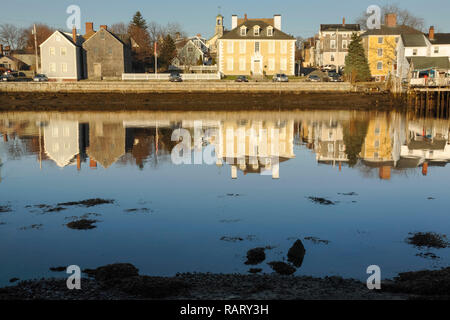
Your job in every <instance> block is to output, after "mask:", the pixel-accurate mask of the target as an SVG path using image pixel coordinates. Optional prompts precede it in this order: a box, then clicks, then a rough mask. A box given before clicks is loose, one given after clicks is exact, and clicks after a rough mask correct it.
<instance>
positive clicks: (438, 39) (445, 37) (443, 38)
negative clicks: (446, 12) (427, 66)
mask: <svg viewBox="0 0 450 320" xmlns="http://www.w3.org/2000/svg"><path fill="white" fill-rule="evenodd" d="M427 38H428V39H429V40H430V42H431V44H434V45H436V44H450V33H435V34H434V40H431V39H430V35H429V34H427Z"/></svg>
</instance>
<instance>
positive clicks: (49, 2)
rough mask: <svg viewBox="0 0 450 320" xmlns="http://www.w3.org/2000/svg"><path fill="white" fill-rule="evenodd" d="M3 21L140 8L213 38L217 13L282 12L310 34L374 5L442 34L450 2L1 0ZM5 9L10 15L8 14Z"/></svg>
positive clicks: (88, 17) (119, 13)
mask: <svg viewBox="0 0 450 320" xmlns="http://www.w3.org/2000/svg"><path fill="white" fill-rule="evenodd" d="M1 2H2V3H1V6H0V7H1V12H2V14H1V15H0V24H3V23H12V24H16V25H19V26H22V27H27V26H29V25H31V24H32V23H34V22H44V23H46V24H48V25H50V26H52V27H54V28H57V29H67V28H66V27H65V26H66V20H67V18H68V16H69V14H67V13H66V9H67V7H68V6H70V5H73V4H75V5H78V6H79V7H80V9H81V24H82V26H83V29H82V32H84V25H85V22H89V21H92V22H94V26H95V28H97V29H98V27H99V25H111V24H113V23H117V22H126V23H128V22H129V21H130V20H131V17H132V16H133V14H134V13H135V12H136V11H138V10H139V11H141V13H142V14H143V16H144V18H145V19H146V20H147V22H151V21H154V22H157V23H160V24H166V23H168V22H178V23H179V24H180V25H182V27H183V29H184V31H186V32H187V33H188V34H189V35H196V34H198V33H200V34H202V35H204V36H206V37H209V36H212V35H213V33H214V26H215V17H216V15H217V14H218V13H219V12H220V13H221V14H222V15H223V16H224V17H225V27H228V28H230V25H231V15H232V14H237V15H239V16H240V17H241V16H244V14H245V13H247V14H248V17H249V18H270V17H272V16H273V15H274V14H281V15H282V30H283V31H285V32H287V33H289V34H291V35H294V36H302V37H309V36H312V35H314V34H315V33H317V32H318V30H319V25H320V24H326V23H341V22H342V18H343V17H346V21H347V23H351V22H353V21H354V20H355V19H356V18H357V17H358V16H360V15H361V13H362V12H364V11H365V10H366V9H367V7H368V6H370V5H379V6H383V5H385V4H396V5H398V6H400V7H402V8H407V9H408V10H410V11H411V12H412V13H414V14H415V15H417V16H420V17H422V18H424V19H425V25H426V26H427V27H428V26H430V25H434V26H435V27H436V28H437V30H438V32H450V19H448V12H450V1H448V0H429V1H424V0H397V1H387V0H382V1H377V0H342V1H335V0H315V1H314V0H313V1H305V0H280V1H273V0H258V1H256V0H221V1H214V0H209V1H208V0H190V1H186V0H171V1H152V0H128V1H117V0H110V1H106V0H57V1H56V0H39V1H35V0H14V1H3V0H2V1H1ZM5 13H6V14H5Z"/></svg>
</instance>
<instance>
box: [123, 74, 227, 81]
mask: <svg viewBox="0 0 450 320" xmlns="http://www.w3.org/2000/svg"><path fill="white" fill-rule="evenodd" d="M180 75H181V78H182V79H183V81H184V80H220V79H221V77H220V73H204V74H200V73H198V74H197V73H181V74H180ZM169 77H170V73H158V74H154V73H123V74H122V80H134V81H147V80H166V81H168V80H169Z"/></svg>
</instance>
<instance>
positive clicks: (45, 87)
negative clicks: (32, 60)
mask: <svg viewBox="0 0 450 320" xmlns="http://www.w3.org/2000/svg"><path fill="white" fill-rule="evenodd" d="M355 91H356V89H355V88H354V87H353V86H352V85H351V84H350V83H345V82H341V83H332V82H322V83H311V82H289V83H272V82H259V83H258V82H250V83H236V82H225V81H217V82H213V81H195V82H183V83H171V82H157V81H154V82H151V81H142V82H141V81H139V82H134V81H133V82H122V81H99V82H87V81H86V82H74V83H70V82H66V83H62V82H47V83H35V82H16V83H14V82H9V83H0V92H64V93H70V92H83V93H89V92H95V93H100V92H123V93H146V92H161V93H163V92H164V93H168V92H181V93H188V92H197V93H198V92H227V93H236V92H241V93H247V92H252V93H267V92H273V93H276V92H291V93H300V92H343V93H345V92H355Z"/></svg>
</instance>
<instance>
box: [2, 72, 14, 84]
mask: <svg viewBox="0 0 450 320" xmlns="http://www.w3.org/2000/svg"><path fill="white" fill-rule="evenodd" d="M0 81H2V82H6V81H16V78H14V76H12V75H11V74H10V73H4V74H3V75H2V76H0Z"/></svg>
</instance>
